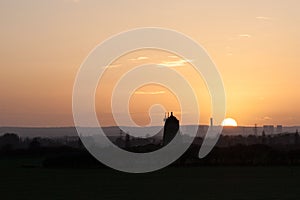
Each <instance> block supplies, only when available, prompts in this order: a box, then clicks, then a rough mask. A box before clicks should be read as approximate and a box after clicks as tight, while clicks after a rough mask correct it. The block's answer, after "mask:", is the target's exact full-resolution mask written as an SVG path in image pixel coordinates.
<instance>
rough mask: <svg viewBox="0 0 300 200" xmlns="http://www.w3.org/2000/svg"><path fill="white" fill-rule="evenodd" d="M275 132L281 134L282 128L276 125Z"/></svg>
mask: <svg viewBox="0 0 300 200" xmlns="http://www.w3.org/2000/svg"><path fill="white" fill-rule="evenodd" d="M276 132H277V133H282V132H283V127H282V125H277V127H276Z"/></svg>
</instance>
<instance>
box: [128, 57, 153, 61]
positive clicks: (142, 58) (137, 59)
mask: <svg viewBox="0 0 300 200" xmlns="http://www.w3.org/2000/svg"><path fill="white" fill-rule="evenodd" d="M148 59H149V57H146V56H139V57H137V58H131V59H129V60H130V61H140V60H148Z"/></svg>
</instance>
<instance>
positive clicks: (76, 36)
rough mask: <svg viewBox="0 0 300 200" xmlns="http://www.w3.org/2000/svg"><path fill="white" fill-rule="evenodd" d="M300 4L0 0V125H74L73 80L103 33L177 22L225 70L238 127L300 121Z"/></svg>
mask: <svg viewBox="0 0 300 200" xmlns="http://www.w3.org/2000/svg"><path fill="white" fill-rule="evenodd" d="M299 7H300V2H299V1H297V0H287V1H279V0H277V1H271V0H265V1H258V0H252V1H238V0H228V1H221V0H219V1H216V0H212V1H199V0H191V1H170V0H165V1H157V0H153V1H128V0H126V1H97V0H39V1H38V0H27V1H16V0H2V1H1V2H0V26H1V34H0V44H1V46H0V69H1V73H0V81H1V82H0V83H1V84H0V126H69V125H73V120H72V88H73V82H74V80H75V76H76V73H77V70H78V69H79V66H80V64H81V63H82V61H83V60H84V58H85V57H86V56H87V55H88V53H89V52H90V51H91V50H92V49H93V48H94V47H95V46H96V45H97V44H98V43H100V42H101V41H103V40H105V39H106V38H107V37H110V36H111V35H113V34H117V33H119V32H121V31H125V30H128V29H132V28H137V27H143V26H156V27H164V28H170V29H175V30H178V31H179V32H182V33H184V34H186V35H188V36H190V37H192V38H193V39H194V40H196V41H197V42H198V43H199V44H201V45H202V46H203V47H204V48H205V49H206V50H207V51H208V53H209V54H210V56H211V58H212V59H213V60H214V62H215V63H216V65H217V66H218V68H219V71H220V73H221V74H222V77H223V81H224V85H225V89H226V94H227V116H228V117H232V118H234V119H236V120H237V122H238V124H239V125H253V124H255V123H257V124H260V125H262V124H283V125H299V124H300V107H299V102H300V92H299V88H300V79H299V76H300V51H299V46H300V37H299V35H300V25H299V24H300V13H299V11H298V10H299ZM144 56H147V55H144ZM148 89H149V88H148ZM148 89H147V88H146V89H145V88H144V90H142V89H141V91H145V90H146V91H148ZM152 89H153V88H152ZM157 90H159V89H158V88H157ZM149 91H150V90H149ZM149 91H148V92H149ZM140 96H144V95H142V94H141V93H140V95H139V96H138V97H133V98H136V100H135V101H136V102H139V101H141V100H142V99H143V98H142V97H140ZM140 106H141V105H140ZM132 109H133V110H134V109H135V108H132ZM99 112H100V111H99ZM133 113H135V111H133ZM206 117H207V119H206ZM208 117H209V112H207V114H206V116H205V117H204V119H203V121H202V123H208V121H209V119H208ZM137 118H138V119H143V116H142V115H141V116H140V117H137ZM107 123H108V124H109V122H107ZM140 123H143V122H140Z"/></svg>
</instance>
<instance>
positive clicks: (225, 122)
mask: <svg viewBox="0 0 300 200" xmlns="http://www.w3.org/2000/svg"><path fill="white" fill-rule="evenodd" d="M222 126H237V122H236V121H235V120H234V119H232V118H226V119H224V120H223V122H222Z"/></svg>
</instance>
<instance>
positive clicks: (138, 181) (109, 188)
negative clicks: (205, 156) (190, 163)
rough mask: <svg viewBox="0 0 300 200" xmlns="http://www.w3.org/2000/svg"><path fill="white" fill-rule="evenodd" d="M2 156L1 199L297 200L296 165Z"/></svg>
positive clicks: (299, 192)
mask: <svg viewBox="0 0 300 200" xmlns="http://www.w3.org/2000/svg"><path fill="white" fill-rule="evenodd" d="M39 162H40V161H39V160H38V159H36V158H35V159H33V158H27V159H26V158H24V157H23V158H16V157H15V158H1V160H0V169H1V170H0V194H1V199H124V200H126V199H131V200H132V199H230V200H232V199H280V200H282V199H297V200H298V199H299V198H300V190H299V186H300V167H287V166H286V167H190V168H175V167H170V168H167V169H163V170H160V171H158V172H154V173H148V174H126V173H121V172H117V171H114V170H110V169H101V168H99V169H67V168H64V169H46V168H42V167H39Z"/></svg>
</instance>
